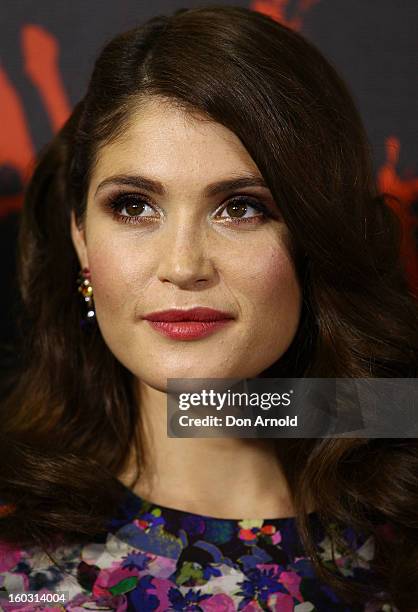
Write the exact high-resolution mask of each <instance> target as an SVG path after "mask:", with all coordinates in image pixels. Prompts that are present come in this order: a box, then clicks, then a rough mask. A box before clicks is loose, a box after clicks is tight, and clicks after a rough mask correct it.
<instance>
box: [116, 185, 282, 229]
mask: <svg viewBox="0 0 418 612" xmlns="http://www.w3.org/2000/svg"><path fill="white" fill-rule="evenodd" d="M105 206H106V208H108V209H109V210H110V211H111V214H112V216H113V217H114V218H115V220H116V221H118V222H122V223H130V224H134V225H138V224H141V223H149V222H151V223H152V222H155V220H157V219H158V218H159V217H158V215H153V214H146V215H143V213H144V211H146V210H147V208H150V209H154V205H153V204H152V203H151V201H150V200H149V198H148V197H147V196H145V195H143V194H140V193H130V192H119V193H115V194H112V195H111V196H109V197H108V198H107V200H106V201H105ZM124 208H126V211H127V212H128V210H129V209H130V211H131V213H133V214H130V213H129V212H128V214H121V212H122V210H123V209H124ZM249 208H252V209H254V210H255V211H256V214H255V215H253V216H251V217H244V216H240V214H241V213H243V214H244V215H245V214H246V213H247V212H248V209H249ZM224 212H226V213H227V216H224ZM220 213H222V215H221V214H220ZM277 216H278V215H277V214H274V213H273V212H272V211H271V210H270V208H269V207H268V206H267V205H266V204H265V203H264V202H262V201H261V200H260V199H259V198H257V197H255V196H247V195H243V194H239V195H234V196H231V197H230V198H229V199H228V200H227V201H226V202H225V203H223V204H222V205H221V207H218V214H217V215H216V218H217V219H218V220H221V222H224V223H232V224H234V225H241V224H249V223H252V224H255V223H262V222H265V221H266V220H267V219H268V218H277Z"/></svg>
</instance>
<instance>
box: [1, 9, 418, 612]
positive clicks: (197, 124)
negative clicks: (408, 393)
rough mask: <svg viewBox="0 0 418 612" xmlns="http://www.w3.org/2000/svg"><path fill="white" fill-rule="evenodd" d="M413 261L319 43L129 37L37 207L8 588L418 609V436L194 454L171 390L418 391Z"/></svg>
mask: <svg viewBox="0 0 418 612" xmlns="http://www.w3.org/2000/svg"><path fill="white" fill-rule="evenodd" d="M398 244H399V235H398V228H397V225H396V222H395V218H394V217H393V213H391V212H390V208H389V207H388V206H387V205H386V204H385V201H384V199H383V197H382V196H378V195H377V192H376V187H375V185H374V182H373V179H372V170H371V162H370V154H369V147H368V143H367V139H366V136H365V133H364V129H363V127H362V123H361V120H360V118H359V115H358V112H357V110H356V108H355V106H354V104H353V101H352V99H351V97H350V95H349V93H348V92H347V89H346V87H345V85H344V83H343V82H342V81H341V79H340V77H339V76H338V75H337V74H336V72H335V70H334V69H333V68H332V67H331V66H330V65H329V64H328V63H327V61H326V60H325V59H324V58H323V57H322V55H320V53H319V52H318V51H317V50H316V48H314V47H313V46H312V45H311V44H310V43H308V42H307V41H305V40H304V39H303V38H302V37H301V36H300V35H299V34H296V33H295V32H293V31H291V30H289V29H288V28H286V27H284V26H282V25H280V24H278V23H275V22H274V21H272V20H271V19H270V18H268V17H266V16H263V15H261V14H258V13H256V12H251V11H249V10H247V9H244V8H237V7H206V8H198V9H191V10H181V11H177V12H176V13H175V14H174V15H173V16H171V17H156V18H153V19H151V20H150V21H148V22H147V23H146V24H145V25H144V26H142V27H137V28H134V29H133V30H131V31H129V32H126V33H124V34H121V35H119V36H117V37H116V38H114V39H113V40H112V41H111V42H110V43H109V44H108V45H107V46H106V47H105V48H104V50H103V51H102V53H101V55H100V57H99V58H98V60H97V62H96V65H95V68H94V72H93V75H92V79H91V82H90V84H89V87H88V91H87V93H86V95H85V97H84V98H83V99H82V101H81V102H80V103H79V104H78V105H77V106H76V108H75V109H74V112H73V113H72V115H71V117H70V118H69V120H68V121H67V123H66V125H65V126H64V127H63V129H62V130H61V131H60V132H59V133H58V134H57V136H56V137H55V138H54V140H53V141H52V142H51V143H50V144H49V145H48V146H47V147H46V148H45V150H44V151H43V153H42V155H41V157H40V159H39V162H38V164H37V167H36V170H35V172H34V175H33V178H32V180H31V183H30V185H29V188H28V190H27V195H26V200H25V205H24V210H23V216H22V224H21V230H20V238H19V265H20V276H19V278H20V286H21V292H22V297H23V300H24V304H25V307H26V318H25V319H24V320H23V322H22V328H23V335H24V338H25V353H24V355H25V362H24V363H25V367H24V371H23V372H21V373H19V376H18V377H16V381H15V384H14V385H13V386H12V389H11V391H10V393H9V394H8V397H7V400H6V401H5V402H4V404H3V406H2V414H3V428H2V439H3V440H2V446H1V468H0V469H1V479H0V496H1V499H2V501H3V502H4V505H3V511H2V518H1V521H0V540H1V541H2V547H3V548H2V550H3V556H2V561H0V564H2V565H0V569H1V571H2V572H3V573H0V576H1V577H2V588H3V590H4V591H6V593H9V592H10V591H11V590H13V589H14V590H15V591H20V592H25V591H36V592H37V593H38V594H39V593H43V592H47V593H50V594H51V593H58V592H61V591H67V592H68V598H67V599H69V602H68V601H67V603H65V604H64V605H65V606H66V607H65V609H68V610H81V609H86V608H87V609H91V607H92V606H94V605H96V606H98V607H100V609H108V610H192V609H193V610H205V611H206V610H235V609H239V610H246V611H247V612H248V611H249V610H251V611H254V610H269V609H271V610H293V609H295V610H298V611H299V612H306V611H308V610H320V611H321V612H322V611H324V610H326V611H327V610H338V611H340V610H350V611H352V610H369V611H371V610H397V609H399V610H402V611H406V610H414V609H417V607H416V604H417V601H418V591H417V587H416V581H414V578H416V577H417V573H418V570H417V565H418V564H417V561H418V552H417V546H416V544H417V534H418V531H417V513H416V507H417V506H416V504H417V501H418V486H417V484H418V478H417V467H418V449H417V444H416V440H414V439H405V440H403V439H380V440H374V439H358V438H351V439H326V438H313V439H293V440H291V439H287V440H286V439H280V440H273V439H268V440H259V439H258V440H256V439H243V438H227V437H224V438H197V439H196V438H195V439H192V438H190V439H189V438H170V437H168V436H167V420H166V419H167V417H166V401H167V379H170V378H257V377H260V378H263V377H286V376H290V377H324V378H328V377H349V378H350V377H415V376H416V373H417V353H418V309H417V304H416V301H415V300H414V298H413V297H412V295H411V294H410V293H409V291H408V287H407V284H406V281H405V278H404V274H403V270H402V266H401V263H400V262H399V257H398ZM77 286H78V289H79V291H77ZM80 298H81V300H80ZM80 308H82V310H80ZM202 308H206V309H208V308H209V309H212V311H211V312H209V315H210V317H209V318H212V320H213V315H214V313H213V309H215V310H216V311H217V312H216V313H215V314H216V316H217V318H218V319H220V320H221V322H219V321H218V324H217V325H214V324H213V323H212V324H211V323H208V322H206V323H204V322H202V318H203V317H204V315H208V311H207V310H206V311H203V310H199V309H202ZM167 310H181V311H183V312H181V313H180V314H181V315H182V316H183V323H181V322H178V312H177V313H174V319H177V323H175V322H174V323H173V322H172V321H173V313H171V315H170V314H169V315H167V313H166V312H165V311H167ZM189 310H192V312H184V311H189ZM170 316H171V319H170ZM80 317H82V325H80ZM184 319H186V322H184ZM199 320H200V323H199ZM170 321H171V322H170ZM187 321H188V322H187ZM42 549H43V551H44V554H43V556H42V554H41V552H40V551H41V550H42ZM92 602H95V603H94V604H93V603H92ZM3 605H4V609H9V608H8V607H7V605H10V604H5V603H4V604H3ZM14 605H16V604H14ZM26 605H27V606H29V608H28V609H36V607H35V606H36V605H37V604H36V603H33V602H31V603H28V604H26ZM50 605H52V604H50ZM30 606H32V607H30ZM10 609H14V608H10Z"/></svg>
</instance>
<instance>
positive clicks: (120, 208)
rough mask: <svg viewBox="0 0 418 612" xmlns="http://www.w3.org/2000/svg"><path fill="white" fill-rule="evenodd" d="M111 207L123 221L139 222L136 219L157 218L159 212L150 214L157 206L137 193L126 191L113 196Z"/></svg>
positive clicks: (114, 214) (115, 214)
mask: <svg viewBox="0 0 418 612" xmlns="http://www.w3.org/2000/svg"><path fill="white" fill-rule="evenodd" d="M108 205H109V207H110V209H111V210H112V214H113V216H114V217H116V218H117V220H118V221H122V222H123V223H137V221H136V219H138V218H139V219H157V218H158V215H157V214H149V213H150V212H151V213H152V211H154V213H155V212H156V211H155V208H154V207H153V206H152V205H151V204H150V203H149V202H148V201H147V199H146V198H145V197H144V196H142V195H140V194H135V193H125V194H122V195H117V196H115V197H113V198H111V200H110V202H109V204H108Z"/></svg>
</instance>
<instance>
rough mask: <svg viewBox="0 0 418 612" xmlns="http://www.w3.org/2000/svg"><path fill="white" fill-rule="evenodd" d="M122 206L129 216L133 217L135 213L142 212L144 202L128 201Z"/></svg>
mask: <svg viewBox="0 0 418 612" xmlns="http://www.w3.org/2000/svg"><path fill="white" fill-rule="evenodd" d="M123 208H124V209H125V210H126V212H127V213H128V215H129V216H132V217H133V216H135V215H140V214H141V213H143V212H144V210H145V203H144V202H140V203H138V202H128V203H127V204H125V205H124V206H123Z"/></svg>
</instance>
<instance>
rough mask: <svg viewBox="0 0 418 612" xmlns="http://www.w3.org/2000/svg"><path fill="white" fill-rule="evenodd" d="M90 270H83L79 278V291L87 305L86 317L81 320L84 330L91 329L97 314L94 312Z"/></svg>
mask: <svg viewBox="0 0 418 612" xmlns="http://www.w3.org/2000/svg"><path fill="white" fill-rule="evenodd" d="M90 278H91V275H90V270H89V269H88V268H83V269H82V270H81V271H80V272H79V274H78V278H77V285H78V290H79V292H80V293H81V295H82V296H83V301H84V303H85V305H86V309H87V310H86V316H85V317H84V318H82V319H81V322H80V324H81V327H82V328H83V329H85V328H90V327H91V326H92V323H94V321H95V320H96V312H95V310H94V300H93V287H92V286H91V283H90Z"/></svg>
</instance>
